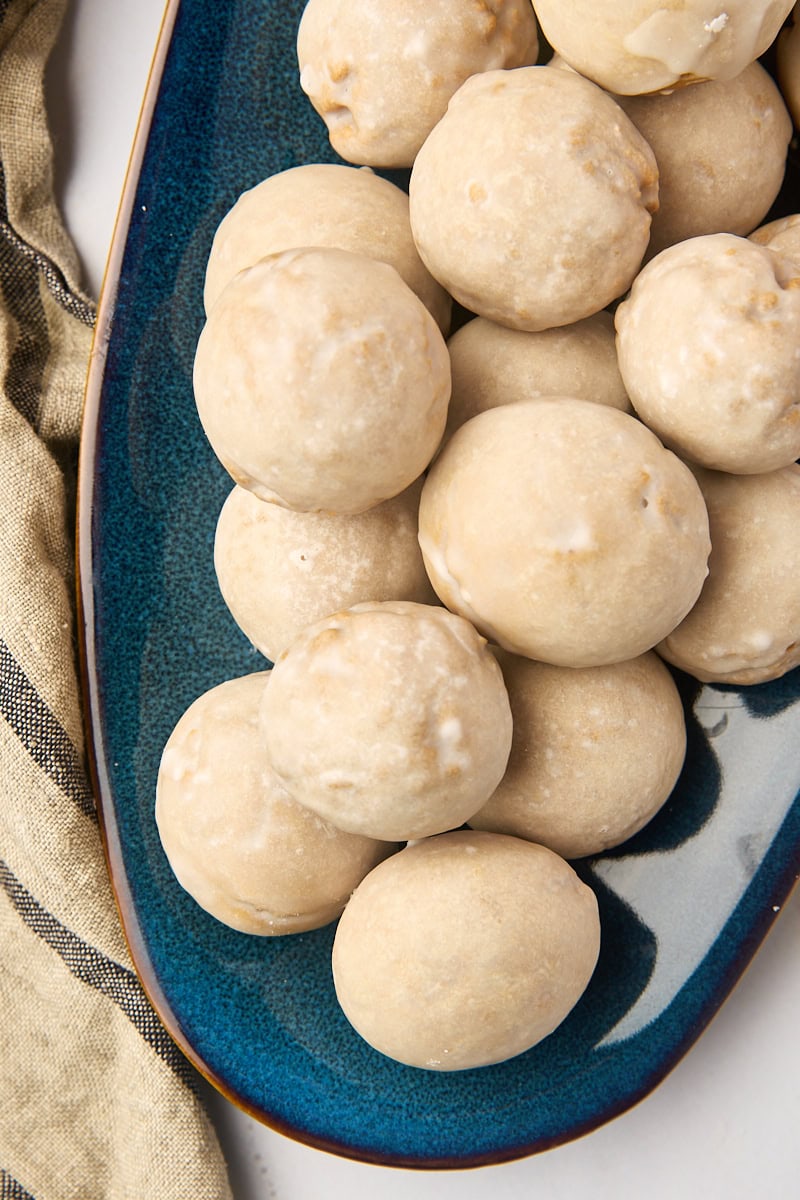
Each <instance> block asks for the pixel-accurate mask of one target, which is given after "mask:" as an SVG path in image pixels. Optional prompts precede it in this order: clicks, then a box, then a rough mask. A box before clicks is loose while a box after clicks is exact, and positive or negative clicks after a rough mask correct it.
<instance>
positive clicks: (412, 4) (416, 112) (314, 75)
mask: <svg viewBox="0 0 800 1200" xmlns="http://www.w3.org/2000/svg"><path fill="white" fill-rule="evenodd" d="M537 35H538V29H537V25H536V19H535V17H534V13H533V9H532V7H531V5H530V0H437V2H436V4H434V5H432V4H430V3H429V0H404V3H403V4H402V5H398V4H397V3H396V2H395V0H309V3H308V4H307V5H306V7H305V10H304V12H303V16H302V19H301V21H300V27H299V30H298V35H297V56H298V63H299V66H300V86H301V87H302V88H303V90H304V91H305V92H306V94H307V95H308V97H309V99H310V100H311V103H312V104H313V106H314V108H315V109H316V110H317V112H318V113H319V114H320V116H321V117H322V118H323V120H324V121H325V123H326V125H327V126H328V132H329V135H330V139H331V144H332V145H333V147H334V148H335V149H336V150H337V151H338V153H339V154H340V155H341V156H342V158H344V159H345V160H346V161H348V162H354V163H368V164H369V165H371V166H376V167H378V166H380V167H409V166H411V164H412V163H413V161H414V158H415V156H416V154H417V152H418V150H419V148H420V146H421V145H422V143H423V141H424V140H425V138H426V137H427V135H428V133H429V132H430V130H431V129H432V128H433V126H434V125H435V124H436V122H437V121H438V120H439V119H440V118H441V117H442V115H443V114H444V112H445V109H446V108H447V103H448V100H449V99H450V97H451V96H452V94H453V92H454V91H456V89H457V88H458V87H459V86H460V85H461V84H462V83H463V82H464V80H465V79H467V78H468V77H469V76H470V75H475V74H477V73H479V72H481V71H489V70H495V69H498V68H508V67H519V66H523V65H525V64H528V63H535V62H536V57H537V54H538V49H539V45H538V36H537Z"/></svg>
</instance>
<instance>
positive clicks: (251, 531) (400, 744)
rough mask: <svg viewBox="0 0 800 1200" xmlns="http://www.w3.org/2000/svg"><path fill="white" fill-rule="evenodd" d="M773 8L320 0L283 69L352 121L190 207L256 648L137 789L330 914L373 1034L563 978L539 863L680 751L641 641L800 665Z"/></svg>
mask: <svg viewBox="0 0 800 1200" xmlns="http://www.w3.org/2000/svg"><path fill="white" fill-rule="evenodd" d="M790 8H791V4H790V3H789V2H787V0H729V2H728V3H727V4H725V5H724V6H723V5H721V4H720V3H717V2H716V0H715V2H713V3H712V2H711V0H686V2H685V3H682V4H680V5H670V6H666V7H665V6H664V5H663V4H662V3H659V2H656V0H534V4H533V7H531V3H530V0H442V2H441V3H438V4H436V5H431V4H430V3H429V2H428V0H310V2H309V3H308V5H307V7H306V9H305V12H304V15H303V18H302V21H301V23H300V27H299V33H298V42H297V46H298V59H299V83H300V86H301V87H302V89H303V91H304V92H305V93H306V94H307V95H308V97H309V99H310V102H311V103H312V104H313V106H314V108H315V109H316V110H317V111H318V113H319V114H320V115H321V117H322V118H323V119H324V120H325V122H326V124H327V126H328V129H329V133H330V139H331V142H332V144H333V147H334V149H335V150H336V151H337V152H338V154H339V155H340V156H341V158H342V159H343V160H344V162H343V163H342V164H340V165H332V164H310V165H304V166H298V167H296V168H293V169H291V170H287V171H285V172H283V173H282V174H279V175H275V176H273V177H271V178H269V179H267V180H265V181H264V182H263V183H261V184H259V185H258V186H256V187H254V188H252V189H251V190H249V191H247V192H246V193H245V194H244V195H243V196H242V197H241V198H240V199H239V200H238V202H237V203H236V204H235V206H234V207H233V208H232V210H231V211H230V212H229V213H228V215H227V216H226V217H225V218H224V220H223V221H222V223H221V225H220V227H219V229H218V232H217V234H216V237H215V240H214V243H213V247H212V249H211V253H210V258H209V262H208V271H207V277H206V290H205V303H206V317H207V319H206V323H205V326H204V329H203V332H202V334H201V337H200V339H199V344H198V347H197V355H196V366H195V381H194V382H195V396H196V401H197V409H198V413H199V416H200V420H201V421H202V425H203V428H204V430H205V432H206V435H207V437H208V439H209V442H210V444H211V446H212V447H213V449H214V451H215V453H216V455H217V456H218V457H219V459H220V461H221V462H222V464H223V465H224V466H225V468H226V469H227V470H228V472H229V473H230V475H231V476H232V478H233V479H234V480H235V486H234V488H233V490H232V491H231V493H230V495H229V497H228V499H227V501H226V503H225V505H224V507H223V510H222V512H221V514H220V517H219V523H218V527H217V533H216V545H215V566H216V571H217V577H218V580H219V585H220V589H221V592H222V595H223V597H224V599H225V601H226V603H227V605H228V607H229V609H230V611H231V613H232V615H233V617H234V619H235V621H236V622H237V623H238V625H239V626H240V628H241V629H242V630H243V631H244V633H245V634H246V635H247V637H248V638H249V639H250V641H251V642H252V643H253V645H254V646H255V647H256V648H257V649H258V650H260V651H261V652H262V653H263V655H264V656H265V658H266V659H269V660H271V661H273V662H274V664H275V665H274V667H273V668H272V669H268V667H269V664H268V663H266V662H265V664H264V666H265V669H264V670H263V671H259V672H255V673H253V674H252V675H248V676H246V677H244V678H236V679H231V680H229V681H228V682H225V683H223V684H221V685H220V686H219V687H217V688H214V689H213V690H212V691H210V692H208V693H207V694H205V695H203V696H201V697H200V698H199V699H198V700H197V701H196V702H195V703H194V704H193V705H192V706H191V708H190V709H189V710H188V711H187V712H186V714H185V715H184V716H183V717H182V718H181V720H180V721H179V723H178V725H177V727H176V728H175V730H174V732H173V734H172V736H171V737H170V739H169V742H168V744H167V746H166V748H165V750H164V754H163V759H162V763H161V769H160V774H159V780H158V794H157V803H156V810H157V819H158V827H159V831H160V834H161V838H162V842H163V846H164V849H165V851H166V854H167V856H168V858H169V860H170V863H171V865H172V868H173V870H174V872H175V874H176V876H177V878H178V880H179V881H180V883H181V884H182V885H183V887H184V888H186V889H187V890H188V891H189V892H190V893H191V895H192V896H193V897H194V898H195V899H196V900H197V901H198V902H199V904H201V905H202V906H203V907H204V908H206V909H207V910H208V911H209V912H210V913H212V914H213V915H214V916H215V917H217V918H218V919H219V920H221V921H223V922H226V923H227V924H229V925H231V926H232V927H234V928H235V929H238V930H243V931H246V932H249V933H253V934H260V935H274V934H288V933H295V932H299V931H303V930H309V929H313V928H317V927H320V926H322V925H325V924H327V923H329V922H331V921H334V920H337V919H338V921H339V923H338V926H337V929H336V934H335V940H334V947H333V964H332V965H333V976H334V982H335V987H336V993H337V996H338V999H339V1002H340V1004H341V1006H342V1008H343V1010H344V1013H345V1014H346V1016H347V1018H348V1019H349V1021H350V1022H351V1023H352V1025H353V1026H354V1028H355V1029H356V1030H357V1031H358V1032H359V1033H360V1034H361V1035H362V1037H363V1038H365V1039H366V1040H367V1041H368V1042H369V1043H370V1044H371V1045H372V1046H374V1047H375V1048H377V1049H378V1050H380V1051H381V1052H383V1053H384V1054H386V1055H389V1056H391V1057H393V1058H396V1059H398V1060H400V1061H401V1062H404V1063H408V1064H411V1065H414V1066H418V1067H425V1068H430V1069H438V1070H458V1069H464V1068H469V1067H475V1066H482V1065H485V1064H488V1063H493V1062H497V1061H500V1060H503V1059H506V1058H508V1057H511V1056H512V1055H515V1054H518V1053H520V1052H522V1051H523V1050H525V1049H527V1048H528V1047H530V1046H532V1045H534V1044H536V1043H537V1042H538V1041H539V1040H540V1039H541V1038H543V1037H545V1036H546V1035H547V1034H548V1033H550V1032H551V1031H552V1030H553V1029H554V1028H555V1027H556V1026H557V1025H558V1024H559V1023H560V1022H561V1021H562V1020H563V1019H564V1017H565V1016H566V1015H567V1013H568V1012H569V1011H570V1010H571V1009H572V1008H573V1007H574V1005H575V1004H576V1002H577V1000H578V999H579V997H580V996H581V995H582V993H583V991H584V989H585V988H586V986H587V984H588V981H589V979H590V977H591V975H592V973H593V970H594V967H595V965H596V960H597V957H598V952H599V944H600V926H599V920H598V908H597V903H596V900H595V897H594V894H593V893H592V891H591V890H590V888H589V887H587V886H586V885H585V884H584V883H583V882H582V881H581V880H580V879H579V877H578V875H577V874H576V872H575V870H574V869H573V867H572V866H571V865H570V864H569V862H568V860H575V859H578V858H582V857H585V856H590V855H594V854H597V853H599V852H601V851H603V850H604V849H606V848H608V847H611V846H616V845H619V844H620V843H622V842H623V841H625V840H626V839H627V838H629V837H630V836H631V835H632V834H633V833H635V832H636V831H637V830H639V829H641V828H642V826H643V825H644V824H645V823H646V822H647V821H649V820H650V819H651V818H652V817H653V815H654V814H655V813H656V812H657V811H658V810H659V809H660V808H661V806H662V805H663V804H664V802H665V801H666V799H667V798H668V797H669V795H670V793H671V792H672V790H673V788H674V786H675V783H676V780H677V778H678V776H679V773H680V771H681V768H682V764H683V760H684V754H685V747H686V728H685V718H684V711H683V707H682V704H681V700H680V697H679V694H678V691H677V687H676V684H675V682H674V679H673V676H672V673H671V671H670V669H669V668H668V666H667V665H666V664H671V665H672V666H674V667H677V668H679V669H681V670H683V671H686V672H688V673H689V674H691V675H693V676H695V677H696V678H697V679H699V680H704V681H713V682H723V683H734V684H751V683H757V682H760V681H765V680H769V679H774V678H776V677H778V676H779V675H781V674H783V673H784V672H786V671H788V670H790V669H791V668H793V667H795V666H796V665H797V664H798V663H800V467H798V466H797V465H796V460H797V459H798V456H800V215H798V216H789V217H787V218H785V219H782V220H779V221H777V222H770V223H769V224H766V225H765V224H763V222H764V220H765V218H766V216H767V214H768V212H769V211H770V209H771V206H772V205H773V202H774V201H775V198H776V196H777V194H778V192H779V190H780V188H781V184H782V181H783V178H784V172H785V167H786V160H787V150H788V147H789V143H790V139H791V137H792V116H791V114H792V113H794V114H795V118H796V116H797V114H798V111H800V59H798V55H800V33H797V34H795V32H794V27H793V26H792V25H791V24H790V23H789V22H788V20H787V18H788V17H789V10H790ZM534 9H535V12H534ZM784 25H785V28H783V31H782V32H780V31H781V29H782V27H783V26H784ZM540 31H541V32H542V33H543V34H544V35H545V38H546V39H547V42H548V43H549V46H550V47H552V48H554V50H555V54H554V57H552V58H549V54H548V53H547V52H544V53H543V45H544V39H542V38H541V37H540ZM776 38H777V39H778V42H777V47H774V46H773V43H774V42H775V40H776ZM770 47H773V52H774V51H775V49H777V64H778V69H777V78H778V80H779V83H776V82H774V80H773V76H772V75H771V74H769V73H768V72H767V71H766V70H765V68H764V67H763V66H762V65H761V63H760V62H759V61H758V58H759V56H760V55H762V54H764V52H766V51H767V50H768V48H770ZM542 58H544V59H548V61H546V64H545V65H536V64H537V62H538V60H539V59H542ZM395 167H410V168H411V174H410V185H409V194H408V195H407V194H406V193H405V192H404V191H403V190H401V189H400V188H399V187H397V186H395V184H394V183H392V182H389V181H388V180H387V179H386V178H384V177H382V176H381V175H379V174H377V173H375V171H374V170H373V169H371V168H395ZM454 302H455V303H454ZM455 312H457V313H458V314H459V317H458V321H457V322H453V314H454V313H455ZM612 312H613V315H612ZM451 322H453V327H455V326H456V325H457V326H458V327H457V329H456V331H455V332H453V333H452V335H451V336H450V337H449V340H448V337H447V335H448V333H449V331H450V328H451Z"/></svg>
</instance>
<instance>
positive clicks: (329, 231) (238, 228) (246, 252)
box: [204, 163, 451, 330]
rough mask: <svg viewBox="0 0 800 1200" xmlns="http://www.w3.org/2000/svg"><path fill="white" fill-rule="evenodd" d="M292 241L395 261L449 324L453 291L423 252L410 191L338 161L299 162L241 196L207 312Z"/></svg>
mask: <svg viewBox="0 0 800 1200" xmlns="http://www.w3.org/2000/svg"><path fill="white" fill-rule="evenodd" d="M293 246H335V247H338V248H339V249H341V250H352V251H353V252H354V253H356V254H365V255H366V256H367V258H377V259H378V260H379V261H380V262H386V263H388V264H389V265H390V266H392V267H394V268H395V270H396V271H397V272H398V274H399V275H400V277H401V279H403V280H405V282H406V283H407V284H408V286H409V287H410V288H411V290H412V292H416V294H417V295H418V296H419V298H420V300H421V301H422V302H423V304H424V305H425V307H426V308H427V309H428V310H429V311H430V312H431V313H432V315H433V317H434V318H435V320H436V323H437V324H438V325H439V327H440V328H441V329H443V330H447V328H448V327H449V324H450V308H451V302H450V297H449V296H448V295H447V294H446V292H445V291H444V289H443V288H442V287H441V285H440V284H438V283H437V282H436V280H435V279H433V278H431V275H430V274H429V272H428V271H427V270H426V268H425V267H424V266H423V264H422V260H421V259H420V257H419V254H418V253H417V248H416V246H415V245H414V239H413V237H412V236H411V225H410V224H409V220H408V196H407V195H406V193H405V192H404V191H402V189H401V188H399V187H396V186H395V185H394V184H393V183H390V182H389V181H388V179H382V178H381V176H380V175H376V174H374V172H372V171H370V170H368V169H359V168H356V167H346V166H343V165H341V164H338V163H308V164H306V165H304V166H300V167H292V168H290V169H289V170H288V171H281V172H280V173H279V174H277V175H271V176H270V177H269V178H268V179H265V180H263V181H262V182H261V183H259V184H258V185H257V186H256V187H253V188H251V189H250V190H249V191H247V192H245V193H244V194H243V195H242V196H240V197H239V199H238V200H237V202H236V203H235V204H234V206H233V208H232V209H231V210H230V211H229V212H228V213H227V215H226V216H225V217H224V218H223V220H222V221H221V223H220V225H219V228H218V229H217V232H216V234H215V236H214V241H213V243H212V246H211V252H210V254H209V258H208V265H207V267H206V279H205V293H204V301H205V308H206V313H208V312H209V311H210V310H211V307H212V305H213V303H214V301H215V300H216V299H217V297H218V296H219V294H220V292H221V291H222V289H223V288H224V286H225V284H226V283H228V282H229V281H230V280H231V279H232V278H233V277H234V275H236V274H237V273H238V272H239V271H241V270H243V269H244V268H245V267H251V266H252V265H253V263H256V262H258V260H259V259H260V258H265V257H266V256H267V255H269V254H277V253H279V252H280V251H281V250H289V249H291V248H292V247H293Z"/></svg>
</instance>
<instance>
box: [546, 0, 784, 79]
mask: <svg viewBox="0 0 800 1200" xmlns="http://www.w3.org/2000/svg"><path fill="white" fill-rule="evenodd" d="M792 3H793V0H727V3H726V4H724V5H722V4H720V3H719V0H680V3H669V4H665V3H664V0H536V15H537V17H538V19H539V25H540V27H541V30H542V32H543V33H544V35H545V37H546V38H547V41H548V42H549V43H550V45H551V46H552V47H553V49H554V50H555V51H556V52H557V53H558V54H560V55H561V57H562V58H564V59H565V61H566V62H567V63H569V65H570V66H571V67H573V68H574V69H575V70H576V71H579V72H580V73H581V75H585V76H586V77H587V78H588V79H593V80H594V81H595V83H599V84H600V85H601V86H602V87H604V88H607V89H608V90H609V91H610V92H617V93H619V94H621V95H639V94H641V93H643V92H658V91H663V90H665V89H667V88H671V87H673V86H674V85H679V86H681V85H685V84H691V83H697V82H700V81H702V80H705V79H732V78H733V77H734V76H735V75H738V74H739V72H740V71H743V70H744V68H745V67H746V66H747V65H748V64H749V63H751V62H754V61H755V59H757V58H758V57H759V56H760V55H761V54H763V53H764V51H765V50H766V49H767V48H768V46H769V45H770V44H771V43H772V41H773V40H774V38H775V37H776V35H777V33H778V30H779V29H780V28H781V25H782V24H783V21H784V18H785V17H786V15H787V13H788V12H789V11H790V9H791V7H792Z"/></svg>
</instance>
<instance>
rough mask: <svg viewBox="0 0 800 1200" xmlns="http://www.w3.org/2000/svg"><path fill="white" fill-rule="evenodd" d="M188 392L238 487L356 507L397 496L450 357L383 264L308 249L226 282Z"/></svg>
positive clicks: (443, 397)
mask: <svg viewBox="0 0 800 1200" xmlns="http://www.w3.org/2000/svg"><path fill="white" fill-rule="evenodd" d="M194 389H195V399H196V402H197V409H198V413H199V415H200V420H201V421H202V424H203V428H204V429H205V432H206V436H207V437H208V440H209V442H210V443H211V446H212V448H213V449H214V451H215V453H216V454H217V456H218V458H219V459H220V461H221V462H222V464H223V466H225V467H226V469H227V470H228V471H229V473H230V474H231V475H232V476H233V478H234V480H235V481H236V482H237V483H239V484H240V485H241V486H242V487H245V488H247V489H249V490H250V491H252V492H254V493H255V494H256V495H257V496H259V497H260V498H261V499H262V500H271V501H274V502H275V503H277V504H282V505H284V506H285V507H286V508H293V509H298V510H302V511H327V512H337V513H356V512H363V511H364V510H365V509H367V508H370V507H372V505H374V504H379V503H380V502H381V501H383V500H388V499H389V498H390V497H391V496H396V495H398V494H399V493H400V492H402V491H403V490H404V489H405V488H407V487H409V486H410V485H411V484H412V483H413V482H414V480H415V479H417V478H418V477H419V476H420V474H421V473H422V471H423V470H424V469H425V467H426V465H427V464H428V462H429V461H430V459H431V458H432V456H433V454H434V452H435V451H436V448H437V446H438V444H439V441H440V440H441V436H442V433H443V432H444V426H445V421H446V418H447V404H448V400H449V397H450V360H449V356H448V353H447V346H446V344H445V341H444V338H443V337H442V335H441V333H440V331H439V328H438V326H437V325H436V322H435V321H434V320H433V317H432V316H431V315H430V313H429V312H428V310H427V309H426V308H425V306H424V305H423V304H422V301H421V300H419V299H418V298H417V297H416V296H415V295H414V293H413V292H412V291H411V289H410V288H409V287H408V286H407V285H406V284H405V283H403V281H402V279H401V278H400V276H399V275H398V274H397V272H396V271H395V269H394V268H393V267H390V266H387V265H386V264H385V263H380V262H376V261H375V260H373V259H369V258H365V257H364V256H363V255H360V254H352V253H350V252H349V251H346V250H338V249H333V248H327V247H326V248H314V247H312V248H306V249H297V250H287V251H285V252H284V253H283V254H277V255H273V256H272V257H270V258H266V259H262V260H261V261H260V262H258V263H256V264H255V265H254V266H252V267H248V268H247V269H245V270H244V271H240V272H239V274H238V275H237V276H236V277H235V278H234V279H233V280H231V282H230V283H229V284H228V286H227V287H226V288H225V290H224V292H223V293H222V295H221V296H220V297H219V299H218V300H217V303H216V304H215V305H214V307H213V309H212V311H211V312H210V313H209V316H208V319H207V321H206V323H205V326H204V327H203V330H202V333H201V334H200V338H199V341H198V346H197V353H196V357H195V367H194Z"/></svg>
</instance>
